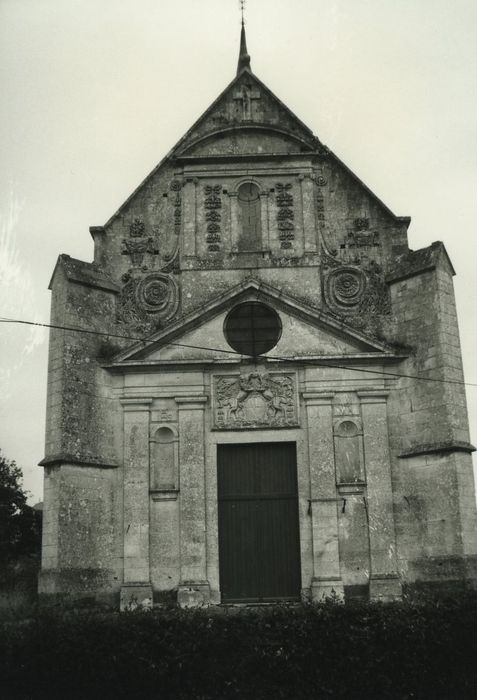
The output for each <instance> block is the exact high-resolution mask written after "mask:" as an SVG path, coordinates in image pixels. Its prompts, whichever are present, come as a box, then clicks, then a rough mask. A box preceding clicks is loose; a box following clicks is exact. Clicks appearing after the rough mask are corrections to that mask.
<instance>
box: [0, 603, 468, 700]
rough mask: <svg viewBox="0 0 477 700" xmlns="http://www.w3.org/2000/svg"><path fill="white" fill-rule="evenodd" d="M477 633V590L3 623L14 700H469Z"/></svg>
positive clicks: (3, 680)
mask: <svg viewBox="0 0 477 700" xmlns="http://www.w3.org/2000/svg"><path fill="white" fill-rule="evenodd" d="M476 633H477V596H476V595H472V594H467V595H466V597H465V598H462V599H460V600H450V601H447V602H445V603H443V602H432V603H426V604H420V605H415V604H410V603H399V604H398V603H396V604H388V605H380V604H367V605H365V604H355V605H346V606H345V605H341V604H338V603H332V602H331V603H325V604H323V605H318V606H299V607H280V606H278V607H273V608H266V609H263V610H259V611H257V610H254V611H243V612H238V613H236V614H233V615H232V614H230V612H229V614H227V613H226V612H220V613H219V612H217V610H216V609H210V610H199V611H184V610H179V609H169V610H160V611H154V612H152V613H137V612H135V613H104V612H89V613H84V612H81V613H79V612H75V611H70V612H61V613H60V612H56V613H53V612H51V611H50V612H48V611H42V612H41V613H40V614H39V615H37V616H36V617H35V618H34V619H28V620H25V621H23V622H22V623H18V622H16V623H12V622H11V621H6V622H4V623H3V624H2V625H1V626H0V666H3V667H2V668H0V690H2V691H3V697H5V698H8V699H9V700H10V699H12V700H14V699H17V698H18V699H20V698H50V699H52V700H53V699H54V698H65V697H67V698H69V699H78V700H79V699H80V698H81V699H82V700H84V699H85V698H88V699H92V700H94V699H95V698H102V699H103V700H104V699H105V698H126V697H127V698H140V699H141V700H143V699H148V698H156V699H169V698H170V699H172V698H173V699H174V700H181V699H185V698H187V699H195V700H210V699H212V698H214V699H220V700H228V699H229V698H236V699H237V698H239V699H240V700H243V699H247V698H250V699H253V700H262V699H264V698H267V699H268V698H277V699H279V698H282V699H283V698H285V699H287V700H300V699H302V698H303V699H305V698H306V700H310V699H312V698H333V699H335V698H347V700H348V699H353V698H365V699H366V700H370V699H373V698H379V699H380V700H381V698H396V699H397V698H399V699H400V700H404V699H410V698H413V699H419V698H429V699H431V698H432V700H439V699H444V698H449V699H450V698H452V700H455V699H459V700H465V699H466V698H474V697H475V690H476V688H477V670H476V669H477V664H476V663H475V659H476V658H477V657H476V654H477V641H476V640H477V634H476ZM2 686H3V687H2Z"/></svg>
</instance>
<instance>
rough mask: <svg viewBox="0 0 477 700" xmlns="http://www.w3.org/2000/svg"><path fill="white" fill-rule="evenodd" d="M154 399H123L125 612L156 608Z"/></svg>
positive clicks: (123, 592) (123, 597)
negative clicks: (152, 560)
mask: <svg viewBox="0 0 477 700" xmlns="http://www.w3.org/2000/svg"><path fill="white" fill-rule="evenodd" d="M151 403H152V399H147V398H142V397H141V398H127V399H122V400H121V404H122V406H123V410H124V519H123V538H124V539H123V541H124V578H123V586H122V588H121V602H120V605H121V609H122V610H125V609H126V610H127V609H134V608H136V607H145V608H148V607H152V587H151V583H150V569H149V411H150V404H151Z"/></svg>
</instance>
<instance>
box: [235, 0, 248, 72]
mask: <svg viewBox="0 0 477 700" xmlns="http://www.w3.org/2000/svg"><path fill="white" fill-rule="evenodd" d="M240 13H241V16H242V29H241V32H240V53H239V60H238V64H237V75H238V74H239V73H240V72H241V71H242V70H243V69H244V68H250V56H249V54H248V52H247V39H246V37H245V19H244V13H245V0H240Z"/></svg>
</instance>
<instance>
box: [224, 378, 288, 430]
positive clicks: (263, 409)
mask: <svg viewBox="0 0 477 700" xmlns="http://www.w3.org/2000/svg"><path fill="white" fill-rule="evenodd" d="M213 386H214V400H213V411H214V427H215V429H216V430H254V429H259V428H266V427H268V428H290V427H292V426H297V425H298V413H297V399H296V396H297V392H296V377H295V375H294V374H284V373H279V372H270V373H267V372H264V373H260V372H251V373H250V374H244V375H237V374H235V375H230V374H229V375H220V376H215V377H214V384H213Z"/></svg>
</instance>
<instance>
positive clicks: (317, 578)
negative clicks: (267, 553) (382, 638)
mask: <svg viewBox="0 0 477 700" xmlns="http://www.w3.org/2000/svg"><path fill="white" fill-rule="evenodd" d="M333 396H334V393H332V392H329V393H321V392H316V393H315V392H305V393H304V394H303V399H304V401H305V405H306V412H307V418H308V450H309V460H310V484H311V492H310V506H311V508H310V510H311V520H312V538H313V579H312V582H311V598H312V600H313V601H319V600H322V599H323V598H326V597H328V596H330V595H338V596H341V597H342V596H343V595H344V590H343V581H342V579H341V574H340V559H339V546H338V515H337V503H336V475H335V460H334V449H333V408H332V401H333Z"/></svg>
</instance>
